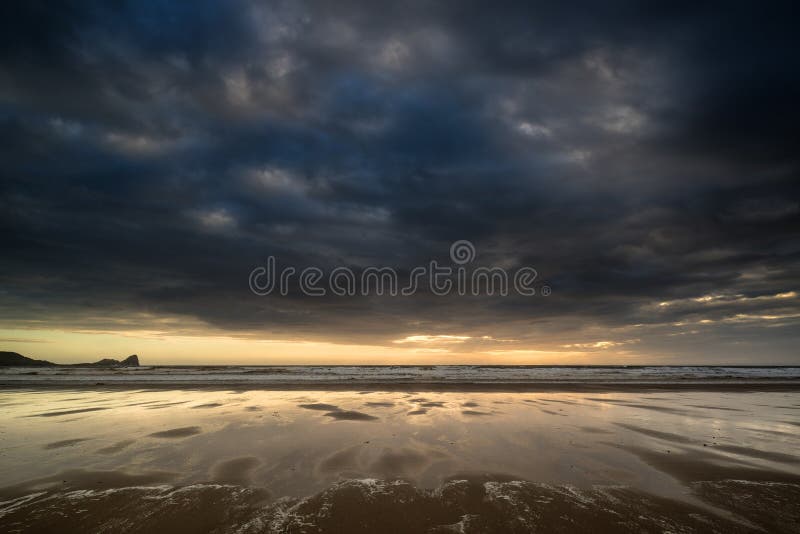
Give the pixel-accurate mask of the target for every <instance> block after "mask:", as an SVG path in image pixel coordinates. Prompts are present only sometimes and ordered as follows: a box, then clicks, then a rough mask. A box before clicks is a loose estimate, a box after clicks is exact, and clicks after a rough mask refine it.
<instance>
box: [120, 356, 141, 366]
mask: <svg viewBox="0 0 800 534" xmlns="http://www.w3.org/2000/svg"><path fill="white" fill-rule="evenodd" d="M119 366H120V367H139V357H138V356H137V355H136V354H131V355H130V356H128V357H127V358H125V359H124V360H122V361H121V362H119Z"/></svg>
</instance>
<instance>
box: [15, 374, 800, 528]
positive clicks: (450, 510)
mask: <svg viewBox="0 0 800 534" xmlns="http://www.w3.org/2000/svg"><path fill="white" fill-rule="evenodd" d="M223 399H224V400H223ZM0 404H2V405H3V406H4V409H3V411H2V412H0V428H2V429H3V432H4V433H3V434H2V435H0V479H2V480H3V481H4V483H5V484H6V485H7V487H6V488H3V489H0V530H2V531H10V530H13V529H17V530H20V531H23V532H25V531H32V532H34V531H42V530H47V529H53V528H56V526H57V527H58V529H59V530H60V531H62V532H85V531H99V530H103V529H107V530H119V529H124V530H126V531H133V532H139V531H140V532H145V531H153V530H159V531H164V530H169V531H174V532H182V531H187V532H188V531H192V528H195V529H197V528H198V525H202V528H201V530H204V531H210V530H213V529H214V528H216V529H217V531H219V532H227V531H236V530H238V531H242V532H262V531H276V530H277V531H287V532H294V531H297V532H299V531H304V532H328V531H332V530H333V531H337V530H336V529H334V528H333V527H334V526H336V527H337V529H338V531H347V532H371V531H374V530H375V529H377V528H378V526H379V525H380V526H381V529H380V530H382V531H387V529H388V530H389V531H391V530H395V531H398V532H452V531H461V532H528V531H530V530H532V529H533V528H534V527H536V528H538V529H539V530H540V531H544V532H558V531H565V532H604V531H608V532H639V531H643V530H648V529H649V530H655V531H664V530H672V531H676V532H678V531H685V532H692V531H697V532H713V531H717V532H726V533H731V532H751V531H754V530H755V529H756V528H757V527H761V528H764V529H766V530H767V531H769V532H796V531H800V524H799V523H798V517H799V516H800V512H798V507H799V505H798V504H797V503H798V502H800V501H798V492H799V491H800V458H798V454H797V451H798V450H800V439H798V436H797V432H796V428H797V426H798V425H799V424H800V410H786V409H785V408H786V407H788V406H794V405H796V404H797V394H796V393H792V392H767V391H765V392H753V391H750V392H748V393H747V394H736V393H730V392H704V391H675V392H667V391H659V392H658V395H657V396H655V395H651V394H649V393H647V392H642V391H636V392H628V393H626V392H608V393H605V392H604V393H600V394H598V393H595V394H593V395H588V396H587V395H586V394H585V393H583V394H582V393H576V392H573V393H567V392H564V393H558V392H554V391H548V392H546V394H542V393H535V392H517V393H513V392H483V393H482V392H476V391H465V392H459V391H449V392H403V391H359V392H348V391H298V390H293V391H244V390H236V391H225V390H222V391H221V390H218V389H216V390H212V389H208V390H203V389H197V390H191V389H184V390H156V389H152V390H137V391H126V390H119V389H116V390H101V389H98V390H94V391H88V390H82V391H81V392H80V394H76V391H75V390H36V389H30V390H17V391H13V390H4V391H1V392H0ZM99 405H101V406H102V409H95V410H92V408H98V407H99ZM53 407H57V409H55V410H54V409H53ZM70 413H71V414H81V417H80V418H78V419H70V418H66V417H64V418H61V417H56V416H55V415H48V416H43V415H44V414H58V415H67V414H70ZM54 417H55V418H54ZM748 499H750V500H748ZM80 510H85V512H80ZM109 510H114V514H112V515H114V517H115V519H114V521H117V523H111V521H112V519H111V515H109V513H106V512H107V511H109ZM768 511H770V512H769V513H768ZM387 525H389V526H388V527H387ZM195 531H196V530H195Z"/></svg>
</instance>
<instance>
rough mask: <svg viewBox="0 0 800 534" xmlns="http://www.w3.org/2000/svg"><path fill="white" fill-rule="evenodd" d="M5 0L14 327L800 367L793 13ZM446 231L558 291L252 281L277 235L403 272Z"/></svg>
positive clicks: (6, 218) (734, 7)
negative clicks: (333, 293)
mask: <svg viewBox="0 0 800 534" xmlns="http://www.w3.org/2000/svg"><path fill="white" fill-rule="evenodd" d="M0 9H1V10H2V13H0V15H1V16H0V20H2V22H0V25H2V31H0V154H2V163H3V165H2V168H0V228H1V229H2V237H0V239H1V240H2V247H3V257H2V260H0V265H2V272H1V273H0V276H1V278H0V281H2V288H0V290H1V291H2V295H3V298H2V303H1V304H0V316H1V317H2V321H3V324H4V325H6V326H14V325H17V326H30V325H40V326H41V325H43V324H44V325H46V326H50V327H52V326H56V325H62V326H66V327H68V328H78V329H87V330H96V329H100V330H102V329H106V328H108V329H120V328H127V327H130V328H134V327H143V325H147V323H148V321H152V320H154V319H153V318H158V317H176V318H183V319H184V320H185V321H184V323H183V324H184V326H181V327H179V326H175V328H176V329H180V328H187V329H188V328H190V327H189V326H185V325H189V324H195V323H196V324H201V325H202V324H209V325H211V326H212V327H215V328H221V329H225V330H229V331H231V332H237V333H240V334H241V335H254V336H256V335H257V336H267V337H269V336H272V337H291V338H295V337H299V336H302V337H306V338H319V339H332V340H337V341H351V342H370V343H391V340H395V339H399V338H403V337H404V336H407V335H412V334H426V335H437V334H440V335H452V334H459V335H469V336H472V337H480V336H484V335H488V336H492V338H495V339H501V338H505V339H506V341H503V342H498V343H492V342H486V343H482V344H477V345H476V344H475V343H472V342H470V343H465V344H464V345H463V346H462V347H461V348H468V349H470V350H472V349H473V348H474V349H475V350H484V349H487V348H489V349H497V350H501V349H514V348H521V347H525V346H536V345H537V344H538V345H541V344H545V345H553V344H559V343H561V344H563V345H569V344H572V345H575V344H581V343H584V342H585V343H584V344H588V343H590V342H593V341H597V340H605V339H611V340H616V341H619V342H620V343H624V344H626V345H625V346H626V347H627V346H628V345H630V350H632V351H633V352H635V353H636V352H638V353H641V354H644V355H647V354H651V353H657V354H669V353H679V354H685V355H687V356H686V357H687V358H688V359H697V358H698V357H706V358H707V359H708V361H716V360H719V359H726V358H727V359H733V360H736V361H745V359H746V358H747V357H748V354H752V353H753V351H757V352H758V354H760V355H761V357H763V358H765V360H768V361H790V360H793V359H796V350H794V348H793V346H794V345H793V344H794V343H796V342H797V341H798V339H797V333H796V332H797V322H798V317H797V315H798V313H800V306H798V300H797V297H796V296H792V295H791V292H792V291H795V290H797V289H798V288H797V285H798V280H797V276H796V273H797V272H798V268H799V267H800V254H799V250H798V249H799V248H800V247H798V243H800V240H798V237H800V236H798V230H799V229H800V191H798V185H797V184H798V183H800V182H798V180H797V174H798V158H797V154H798V153H799V152H798V139H797V131H798V130H797V124H798V120H799V119H800V116H798V115H800V112H798V107H797V105H796V102H795V99H796V95H797V94H800V91H798V89H800V87H798V85H800V69H798V64H797V63H798V59H797V54H796V53H794V52H795V49H796V48H797V44H798V43H797V38H796V37H795V33H796V32H795V31H794V28H793V24H792V21H793V17H792V13H791V9H792V8H791V6H788V5H787V6H786V7H783V6H780V5H779V4H770V5H753V4H749V5H748V4H744V3H741V4H740V3H718V4H714V3H696V2H693V3H686V4H685V5H684V4H682V3H680V2H671V3H664V4H663V5H655V4H647V5H645V4H642V3H633V2H630V3H629V2H608V3H603V4H602V6H601V5H598V4H597V3H587V4H586V5H578V4H572V5H570V6H562V7H553V6H537V5H535V4H534V3H531V2H520V3H519V4H509V5H505V6H503V7H498V6H493V7H492V8H491V9H489V8H487V7H486V5H485V4H484V5H480V4H478V3H470V2H452V3H431V2H411V3H403V4H402V6H401V5H399V4H398V5H397V6H394V7H391V6H386V5H383V3H377V2H337V3H325V2H320V3H314V2H308V3H297V2H286V3H281V2H265V3H262V2H245V1H240V2H193V3H185V4H184V3H174V2H165V3H159V2H76V3H62V4H60V5H52V4H50V3H44V2H42V3H40V2H26V3H18V4H16V5H12V4H8V5H4V6H3V7H2V8H0ZM456 239H469V240H471V241H473V242H474V243H475V244H476V246H477V248H478V258H477V260H476V264H480V265H490V264H496V265H502V266H506V267H514V266H520V265H533V266H535V267H536V268H537V269H538V271H539V272H540V273H541V275H542V279H543V280H546V281H547V282H548V283H549V284H550V285H551V286H552V287H553V295H552V296H551V297H548V298H547V299H544V298H540V297H537V298H532V299H520V298H506V299H498V298H489V297H481V298H479V297H469V298H466V299H464V298H440V297H433V296H431V295H427V294H423V295H419V296H417V297H415V298H406V299H402V298H398V299H388V298H376V297H373V298H348V299H342V298H332V297H329V298H322V299H313V298H308V297H302V296H301V295H299V294H296V293H295V294H292V295H290V296H287V297H267V298H259V297H255V296H253V295H251V294H250V293H249V291H248V288H247V275H248V273H249V271H250V270H251V269H252V268H253V267H255V266H257V265H259V264H263V262H264V259H265V258H266V256H267V255H270V254H272V255H275V256H277V257H278V258H279V261H280V262H282V263H283V264H286V265H295V266H298V267H305V266H309V265H317V266H320V267H323V268H328V269H329V268H332V267H335V266H338V265H345V266H350V267H353V268H355V269H359V268H363V267H366V266H369V265H378V266H381V265H386V266H392V267H396V268H398V269H405V270H408V269H410V268H411V267H413V266H414V265H416V264H417V263H419V262H425V261H427V260H429V259H438V260H440V261H442V260H446V259H447V251H448V248H449V244H450V243H451V242H452V241H454V240H456ZM779 294H783V295H784V296H783V297H780V298H777V297H774V296H775V295H779ZM708 295H714V296H721V297H720V298H719V299H716V300H711V301H703V300H693V299H698V298H701V297H704V296H708ZM662 302H667V303H669V304H667V305H665V306H659V303H662ZM193 321H194V322H193ZM512 339H513V340H516V341H513V342H512V341H508V340H512ZM701 340H702V341H701ZM473 345H475V346H473Z"/></svg>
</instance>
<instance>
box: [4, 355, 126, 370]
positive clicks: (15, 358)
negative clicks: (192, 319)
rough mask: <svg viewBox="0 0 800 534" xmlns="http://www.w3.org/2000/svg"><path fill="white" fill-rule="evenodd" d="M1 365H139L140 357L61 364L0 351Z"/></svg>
mask: <svg viewBox="0 0 800 534" xmlns="http://www.w3.org/2000/svg"><path fill="white" fill-rule="evenodd" d="M0 367H139V357H138V356H137V355H136V354H132V355H130V356H128V357H127V358H125V359H124V360H121V361H120V360H115V359H113V358H103V359H102V360H100V361H99V362H94V363H71V364H60V363H53V362H48V361H47V360H34V359H33V358H28V357H27V356H23V355H22V354H19V353H17V352H8V351H0Z"/></svg>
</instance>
